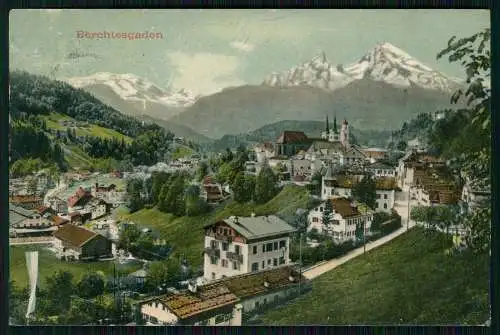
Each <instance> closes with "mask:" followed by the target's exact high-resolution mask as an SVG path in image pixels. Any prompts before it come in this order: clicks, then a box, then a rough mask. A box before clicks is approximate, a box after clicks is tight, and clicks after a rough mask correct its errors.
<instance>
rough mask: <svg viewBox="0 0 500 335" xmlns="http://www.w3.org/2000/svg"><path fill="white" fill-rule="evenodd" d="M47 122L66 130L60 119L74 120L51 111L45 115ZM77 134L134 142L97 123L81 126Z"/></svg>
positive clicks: (51, 125)
mask: <svg viewBox="0 0 500 335" xmlns="http://www.w3.org/2000/svg"><path fill="white" fill-rule="evenodd" d="M43 118H44V119H45V120H46V122H47V127H48V128H52V129H58V130H66V127H63V126H61V125H60V124H59V121H62V120H68V121H69V120H73V121H74V119H73V118H71V117H69V116H66V115H61V114H57V113H51V114H50V115H48V116H44V117H43ZM76 135H77V136H85V135H87V136H94V137H102V138H117V139H124V140H125V141H126V142H129V143H130V142H132V139H131V138H130V137H128V136H125V135H123V134H121V133H119V132H117V131H115V130H112V129H108V128H103V127H101V126H98V125H95V124H89V127H79V128H77V129H76Z"/></svg>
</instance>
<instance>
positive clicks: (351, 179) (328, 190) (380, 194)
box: [321, 167, 397, 213]
mask: <svg viewBox="0 0 500 335" xmlns="http://www.w3.org/2000/svg"><path fill="white" fill-rule="evenodd" d="M362 178H363V176H362V175H339V176H333V173H332V169H331V168H330V167H329V168H328V169H327V172H326V174H325V176H324V177H323V180H322V184H321V200H326V199H329V198H331V197H344V198H350V197H352V190H353V188H354V187H355V186H356V184H357V183H359V182H360V181H361V179H362ZM374 181H375V185H376V186H375V187H376V189H375V193H376V204H377V206H376V208H374V210H375V211H376V212H385V213H391V210H392V209H393V208H394V203H395V199H396V188H397V183H396V179H395V178H391V177H378V178H374Z"/></svg>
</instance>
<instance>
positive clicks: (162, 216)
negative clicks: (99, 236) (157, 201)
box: [121, 185, 309, 267]
mask: <svg viewBox="0 0 500 335" xmlns="http://www.w3.org/2000/svg"><path fill="white" fill-rule="evenodd" d="M308 200H309V193H308V191H307V190H306V189H305V188H304V187H299V186H296V185H288V186H287V187H285V188H284V189H283V190H282V191H281V192H280V194H278V195H277V196H276V197H275V198H274V199H272V200H270V201H269V202H268V203H266V204H263V205H254V204H238V203H230V204H228V205H227V206H225V207H224V208H222V209H220V210H216V211H215V212H212V213H209V214H206V215H203V216H196V217H175V216H173V215H171V214H167V213H162V212H160V211H158V210H157V209H143V210H141V211H138V212H136V213H133V214H131V215H127V214H122V215H121V219H122V220H130V221H133V222H136V223H138V224H141V225H144V226H145V227H151V228H152V229H155V230H157V231H158V232H159V233H160V235H161V237H162V238H164V239H165V240H166V241H167V243H170V244H171V245H172V246H173V247H174V248H175V251H174V253H173V255H174V257H175V256H176V255H181V254H183V255H185V257H186V258H187V259H188V261H189V262H190V264H192V265H193V266H195V267H196V266H200V265H201V264H202V255H201V253H202V251H203V226H204V225H205V224H207V223H209V222H212V221H214V220H216V219H220V218H224V217H228V216H231V215H239V216H250V214H251V213H252V212H254V213H255V214H256V215H264V214H274V213H279V214H292V213H295V211H296V209H297V208H306V206H307V202H308Z"/></svg>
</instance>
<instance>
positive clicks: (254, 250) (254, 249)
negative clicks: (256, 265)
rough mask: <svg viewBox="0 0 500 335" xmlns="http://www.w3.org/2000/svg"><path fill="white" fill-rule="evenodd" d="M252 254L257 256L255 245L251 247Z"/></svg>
mask: <svg viewBox="0 0 500 335" xmlns="http://www.w3.org/2000/svg"><path fill="white" fill-rule="evenodd" d="M253 254H254V255H256V254H257V246H256V245H254V246H253Z"/></svg>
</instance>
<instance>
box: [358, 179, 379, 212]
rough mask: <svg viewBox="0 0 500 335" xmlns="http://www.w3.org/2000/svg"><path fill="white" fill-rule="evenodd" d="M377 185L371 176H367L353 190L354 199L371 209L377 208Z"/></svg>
mask: <svg viewBox="0 0 500 335" xmlns="http://www.w3.org/2000/svg"><path fill="white" fill-rule="evenodd" d="M376 186H377V185H376V183H375V180H374V179H373V178H372V176H371V175H369V174H367V175H365V176H364V177H363V179H361V181H360V182H359V183H357V184H356V185H355V186H354V189H353V190H352V195H353V197H354V198H355V199H356V200H358V201H360V202H362V203H364V204H365V205H367V206H368V207H370V208H372V209H373V208H375V207H376V204H377V201H376V198H377V193H376Z"/></svg>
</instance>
